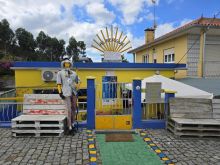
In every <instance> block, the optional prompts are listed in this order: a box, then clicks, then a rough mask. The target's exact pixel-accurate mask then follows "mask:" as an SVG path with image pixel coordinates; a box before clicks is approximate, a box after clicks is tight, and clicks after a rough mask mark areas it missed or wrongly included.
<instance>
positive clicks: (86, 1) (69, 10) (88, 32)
mask: <svg viewBox="0 0 220 165" xmlns="http://www.w3.org/2000/svg"><path fill="white" fill-rule="evenodd" d="M90 2H91V3H90ZM97 2H98V1H96V4H98V3H97ZM100 2H101V1H100ZM74 5H76V6H78V7H79V6H81V7H85V8H86V6H87V5H88V6H89V7H91V8H92V7H93V10H94V12H93V11H91V10H90V11H89V13H90V14H91V16H92V17H93V18H94V19H95V22H94V23H91V22H86V21H85V20H82V21H80V22H79V21H77V19H75V17H74V15H73V13H74V11H73V9H74V8H73V6H74ZM61 6H63V10H61ZM91 8H90V9H91ZM0 11H1V12H0V20H1V19H3V18H6V19H7V20H8V21H9V23H10V25H11V27H12V29H13V30H16V29H17V28H19V27H23V28H25V29H26V30H28V31H30V32H31V33H33V34H34V36H35V37H36V36H37V34H38V33H39V32H40V31H41V30H43V31H44V32H45V33H47V34H49V35H50V36H52V37H57V38H58V39H61V38H62V39H64V40H65V41H66V42H67V43H68V39H69V38H70V37H71V36H74V37H75V38H76V39H77V40H83V41H85V43H86V45H87V53H88V54H90V52H91V50H92V49H93V48H91V41H92V39H93V38H94V36H95V34H96V33H98V32H99V29H100V28H102V26H103V25H101V24H100V23H98V22H100V21H101V19H105V20H106V21H107V22H109V23H111V22H112V21H113V19H114V18H113V17H114V15H113V13H111V12H109V11H107V9H106V8H105V7H104V5H102V4H99V5H98V10H96V8H95V6H94V4H93V1H92V0H81V1H79V2H76V1H72V0H65V1H59V0H48V1H44V0H38V1H31V0H20V1H4V0H0ZM107 22H104V23H107ZM94 54H95V53H94V52H92V56H94V57H95V59H96V60H97V59H99V58H98V56H95V55H94ZM96 54H99V53H97V52H96Z"/></svg>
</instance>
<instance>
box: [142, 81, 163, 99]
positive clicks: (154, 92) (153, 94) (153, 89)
mask: <svg viewBox="0 0 220 165" xmlns="http://www.w3.org/2000/svg"><path fill="white" fill-rule="evenodd" d="M145 93H146V97H145V98H146V103H160V102H161V83H160V82H147V83H146V91H145Z"/></svg>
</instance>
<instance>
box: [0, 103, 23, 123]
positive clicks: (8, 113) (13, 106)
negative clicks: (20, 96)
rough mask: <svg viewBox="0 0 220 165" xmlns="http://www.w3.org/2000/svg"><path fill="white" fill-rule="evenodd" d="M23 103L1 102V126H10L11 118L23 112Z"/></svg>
mask: <svg viewBox="0 0 220 165" xmlns="http://www.w3.org/2000/svg"><path fill="white" fill-rule="evenodd" d="M22 109H23V103H16V102H0V127H10V126H11V120H12V119H13V118H15V117H17V116H19V115H20V114H21V113H22Z"/></svg>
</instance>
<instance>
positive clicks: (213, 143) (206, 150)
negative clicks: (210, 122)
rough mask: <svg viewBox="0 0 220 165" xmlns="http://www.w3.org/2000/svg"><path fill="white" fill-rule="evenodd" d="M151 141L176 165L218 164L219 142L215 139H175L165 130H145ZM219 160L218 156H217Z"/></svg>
mask: <svg viewBox="0 0 220 165" xmlns="http://www.w3.org/2000/svg"><path fill="white" fill-rule="evenodd" d="M146 132H147V134H148V135H149V137H151V138H152V141H153V142H154V143H156V144H157V145H158V146H161V148H163V151H164V153H165V154H166V155H167V156H168V157H169V158H170V159H171V160H173V162H174V163H175V164H176V165H184V164H189V165H190V164H193V165H194V164H210V163H211V162H212V163H211V164H218V163H219V165H220V159H219V162H218V160H217V159H215V158H217V157H218V154H219V153H218V151H219V147H220V141H219V140H216V139H196V138H194V139H193V138H188V139H181V138H178V139H177V138H175V137H174V136H173V135H172V134H171V133H169V132H167V131H166V130H152V129H149V130H146ZM219 158H220V154H219Z"/></svg>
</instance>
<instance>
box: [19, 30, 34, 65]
mask: <svg viewBox="0 0 220 165" xmlns="http://www.w3.org/2000/svg"><path fill="white" fill-rule="evenodd" d="M15 35H16V38H17V40H18V45H19V49H20V51H19V53H22V57H23V58H24V59H26V60H27V61H31V60H36V59H37V58H36V57H35V56H34V55H35V48H36V42H35V40H34V37H33V35H32V34H31V33H30V32H28V31H26V30H25V29H23V28H18V29H17V30H16V31H15Z"/></svg>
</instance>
